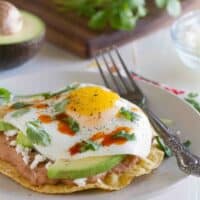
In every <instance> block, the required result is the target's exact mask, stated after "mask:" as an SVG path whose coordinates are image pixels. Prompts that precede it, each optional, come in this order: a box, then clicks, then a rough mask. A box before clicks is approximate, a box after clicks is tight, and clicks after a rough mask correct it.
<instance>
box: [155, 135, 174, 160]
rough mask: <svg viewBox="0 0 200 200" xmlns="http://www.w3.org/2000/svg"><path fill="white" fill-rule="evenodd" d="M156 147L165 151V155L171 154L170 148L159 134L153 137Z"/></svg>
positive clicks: (169, 155)
mask: <svg viewBox="0 0 200 200" xmlns="http://www.w3.org/2000/svg"><path fill="white" fill-rule="evenodd" d="M155 139H156V141H157V143H158V148H159V149H160V150H162V151H163V152H164V153H165V156H166V157H171V156H172V155H173V153H172V150H171V149H170V148H169V147H168V146H167V145H166V144H165V143H164V141H163V139H162V138H161V137H160V136H156V137H155Z"/></svg>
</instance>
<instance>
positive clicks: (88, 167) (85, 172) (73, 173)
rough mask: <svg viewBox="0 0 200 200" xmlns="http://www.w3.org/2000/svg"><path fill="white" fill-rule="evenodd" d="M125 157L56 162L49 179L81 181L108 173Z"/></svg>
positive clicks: (49, 172) (48, 172)
mask: <svg viewBox="0 0 200 200" xmlns="http://www.w3.org/2000/svg"><path fill="white" fill-rule="evenodd" d="M124 157H125V156H124V155H116V156H103V157H90V158H84V159H80V160H72V161H65V160H59V161H56V162H55V163H54V164H53V165H51V166H50V167H49V168H48V171H47V175H48V178H49V179H79V178H85V177H91V176H95V175H97V174H100V173H103V172H107V171H109V170H110V169H112V168H113V167H115V166H116V165H118V164H119V163H121V161H122V160H123V159H124Z"/></svg>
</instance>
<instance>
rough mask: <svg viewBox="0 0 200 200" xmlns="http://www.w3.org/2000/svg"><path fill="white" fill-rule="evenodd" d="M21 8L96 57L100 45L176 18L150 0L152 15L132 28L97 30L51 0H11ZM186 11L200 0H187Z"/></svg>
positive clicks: (69, 45) (61, 42) (58, 37)
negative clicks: (38, 17)
mask: <svg viewBox="0 0 200 200" xmlns="http://www.w3.org/2000/svg"><path fill="white" fill-rule="evenodd" d="M10 1H11V2H12V3H14V4H15V5H16V6H18V7H19V8H21V9H25V10H29V11H31V12H33V13H35V14H36V15H38V16H40V17H41V18H43V20H44V21H45V22H46V24H47V39H48V40H49V41H50V42H52V43H54V44H56V45H58V46H59V47H62V48H64V49H67V50H69V51H71V52H73V53H75V54H77V55H79V56H81V57H92V56H94V55H95V54H96V53H97V52H98V51H99V50H100V49H102V48H106V47H108V46H111V45H122V44H124V43H126V42H129V41H131V40H135V39H138V38H141V37H144V36H146V35H147V34H150V33H152V32H154V31H156V30H158V29H160V28H162V27H164V26H166V25H167V24H169V23H170V22H172V21H173V20H174V18H172V17H169V16H168V15H167V13H166V12H163V11H161V10H158V9H157V8H155V6H153V5H152V1H150V0H148V4H149V8H150V9H149V15H148V16H147V17H145V18H144V19H141V20H140V21H139V22H138V24H137V27H136V28H135V29H134V30H132V31H128V32H127V31H113V30H109V29H108V30H104V31H93V30H91V29H89V28H88V27H87V21H86V19H84V18H82V17H79V16H77V15H76V14H75V13H70V12H69V13H59V12H58V11H57V10H56V9H55V5H54V4H53V3H52V1H49V0H34V2H33V1H27V0H17V1H16V0H10ZM182 5H183V13H185V12H187V11H189V10H192V9H199V8H200V0H183V3H182Z"/></svg>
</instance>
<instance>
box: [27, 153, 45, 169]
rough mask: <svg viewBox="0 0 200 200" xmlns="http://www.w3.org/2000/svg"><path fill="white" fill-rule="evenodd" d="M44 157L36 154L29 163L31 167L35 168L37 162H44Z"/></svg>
mask: <svg viewBox="0 0 200 200" xmlns="http://www.w3.org/2000/svg"><path fill="white" fill-rule="evenodd" d="M45 160H46V158H45V157H44V156H42V155H40V154H37V155H36V156H35V158H34V160H33V162H32V163H31V165H30V168H31V169H35V168H36V167H37V166H38V164H39V163H41V162H44V161H45Z"/></svg>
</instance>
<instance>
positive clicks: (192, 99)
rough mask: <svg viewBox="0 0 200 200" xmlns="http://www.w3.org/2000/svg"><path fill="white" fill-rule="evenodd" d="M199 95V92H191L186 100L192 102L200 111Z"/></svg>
mask: <svg viewBox="0 0 200 200" xmlns="http://www.w3.org/2000/svg"><path fill="white" fill-rule="evenodd" d="M198 96H199V95H198V94H197V93H190V94H188V96H187V97H186V98H185V100H186V101H187V102H188V103H189V104H191V105H192V106H193V107H194V108H195V109H196V110H197V111H198V112H200V102H198V100H197V99H196V98H197V97H198Z"/></svg>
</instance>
